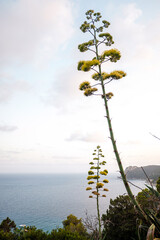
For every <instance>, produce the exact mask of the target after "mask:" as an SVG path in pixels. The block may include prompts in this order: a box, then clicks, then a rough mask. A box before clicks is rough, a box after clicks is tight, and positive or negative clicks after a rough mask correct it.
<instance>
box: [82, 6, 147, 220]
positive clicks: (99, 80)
mask: <svg viewBox="0 0 160 240" xmlns="http://www.w3.org/2000/svg"><path fill="white" fill-rule="evenodd" d="M101 17H102V16H101V14H100V13H99V12H98V13H94V11H93V10H89V11H87V12H86V18H87V21H85V22H84V23H83V24H82V25H81V27H80V29H81V31H82V32H84V33H87V32H88V33H89V34H90V35H91V36H92V38H93V39H92V40H90V41H88V42H84V43H82V44H80V45H79V46H78V49H79V50H80V52H86V51H90V52H92V53H93V54H94V57H93V58H92V59H91V60H88V61H80V62H79V63H78V70H79V71H84V72H88V71H90V70H92V71H93V72H94V74H93V75H92V79H93V80H95V81H96V84H93V85H91V83H90V82H88V81H85V82H83V83H81V84H80V87H79V89H80V90H81V91H84V95H85V96H92V95H100V96H101V97H102V99H103V100H104V106H105V111H106V119H107V122H108V128H109V132H110V139H111V142H112V145H113V151H114V154H115V157H116V160H117V163H118V167H119V171H120V174H121V177H122V180H123V183H124V185H125V188H126V191H127V193H128V195H129V197H130V199H131V201H132V203H133V204H134V205H135V206H136V208H137V210H138V211H139V212H140V213H141V214H142V215H143V216H144V217H145V218H146V215H145V214H144V212H143V211H142V209H141V207H140V206H139V204H138V202H137V201H136V199H135V198H134V195H133V193H132V191H131V189H130V186H129V184H128V182H127V179H126V175H125V173H124V169H123V166H122V162H121V159H120V155H119V152H118V149H117V145H116V141H115V138H114V134H113V129H112V123H111V118H110V113H109V108H108V101H109V100H110V99H111V98H112V97H113V93H112V92H106V86H107V84H108V83H110V82H112V81H117V80H119V79H121V78H123V77H125V76H126V73H125V72H124V71H122V70H116V71H112V72H110V73H107V72H103V71H102V65H103V64H104V63H106V62H108V61H110V62H117V61H118V60H119V59H120V58H121V53H120V51H119V50H117V49H108V50H105V51H104V52H103V53H100V51H99V48H100V46H101V45H105V46H107V47H110V46H111V45H112V44H114V41H113V38H112V36H111V35H110V34H109V33H108V32H107V33H106V32H103V31H104V30H105V29H106V28H108V27H109V25H110V23H109V22H108V21H106V20H103V21H102V22H101V24H102V25H100V23H99V22H100V20H101Z"/></svg>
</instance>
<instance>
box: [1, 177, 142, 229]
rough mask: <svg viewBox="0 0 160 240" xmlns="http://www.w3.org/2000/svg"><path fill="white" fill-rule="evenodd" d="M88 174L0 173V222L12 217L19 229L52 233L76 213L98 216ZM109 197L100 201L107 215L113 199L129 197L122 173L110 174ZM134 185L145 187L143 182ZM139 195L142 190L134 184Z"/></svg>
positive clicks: (82, 215)
mask: <svg viewBox="0 0 160 240" xmlns="http://www.w3.org/2000/svg"><path fill="white" fill-rule="evenodd" d="M86 178H87V174H82V173H81V174H0V222H1V221H2V220H4V219H5V218H7V217H9V218H10V219H11V220H14V222H15V223H16V225H17V227H18V226H19V225H21V224H25V225H27V226H35V227H37V228H38V229H43V230H44V231H45V232H46V231H48V232H50V231H51V230H52V229H55V228H58V227H62V226H63V225H62V221H63V220H65V219H66V218H67V216H68V215H70V214H73V215H75V216H76V217H78V218H82V219H85V218H86V214H87V215H88V216H92V217H94V216H96V199H94V198H93V199H91V198H89V191H86V187H87V186H88V185H87V179H86ZM107 179H108V180H109V183H108V184H106V185H105V187H106V188H108V190H109V191H108V192H105V194H106V198H100V212H101V214H103V213H104V214H105V213H106V210H107V209H108V207H109V203H110V199H115V198H116V197H117V196H119V195H123V194H126V190H125V188H124V185H123V182H122V180H121V179H120V178H119V174H118V173H109V174H108V175H107ZM132 183H133V184H134V185H136V186H138V187H140V188H145V182H144V181H142V180H133V181H132ZM130 186H131V189H132V191H133V193H134V194H135V195H136V194H137V193H138V192H139V191H140V189H139V188H137V187H135V186H133V185H130Z"/></svg>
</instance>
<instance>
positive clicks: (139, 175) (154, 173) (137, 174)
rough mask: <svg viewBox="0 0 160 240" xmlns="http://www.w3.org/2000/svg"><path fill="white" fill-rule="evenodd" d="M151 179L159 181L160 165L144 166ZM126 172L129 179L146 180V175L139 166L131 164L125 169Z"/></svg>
mask: <svg viewBox="0 0 160 240" xmlns="http://www.w3.org/2000/svg"><path fill="white" fill-rule="evenodd" d="M143 169H144V171H145V172H146V174H147V176H148V177H149V179H151V180H152V181H157V179H158V178H159V177H160V165H149V166H144V167H143ZM125 174H126V176H127V179H142V180H143V179H144V180H146V176H145V174H144V172H143V170H142V168H141V167H137V166H129V167H127V168H126V169H125Z"/></svg>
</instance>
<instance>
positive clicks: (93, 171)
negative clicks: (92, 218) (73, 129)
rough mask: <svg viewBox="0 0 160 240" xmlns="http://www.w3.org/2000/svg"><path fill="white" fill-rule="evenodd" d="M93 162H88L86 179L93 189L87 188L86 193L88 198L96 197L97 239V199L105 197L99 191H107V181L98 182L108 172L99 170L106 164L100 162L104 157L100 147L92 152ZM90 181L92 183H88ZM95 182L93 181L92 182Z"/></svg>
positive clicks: (99, 218) (98, 215) (98, 214)
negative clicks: (89, 193) (88, 167)
mask: <svg viewBox="0 0 160 240" xmlns="http://www.w3.org/2000/svg"><path fill="white" fill-rule="evenodd" d="M93 156H94V157H93V162H90V163H89V164H90V165H91V167H90V170H89V171H88V177H87V180H89V181H88V184H89V185H91V184H92V186H93V187H87V188H86V190H87V191H92V194H91V195H90V196H89V198H93V196H95V197H96V203H97V217H98V225H99V239H101V238H102V233H101V216H100V210H99V198H100V197H106V195H105V194H103V193H101V191H108V189H107V188H105V187H104V185H105V184H106V183H108V182H109V181H108V180H107V179H103V181H100V178H101V176H102V175H103V176H106V175H107V174H108V171H107V170H106V169H104V170H102V171H100V170H101V166H102V165H103V166H104V165H105V164H106V161H104V160H103V161H100V160H101V158H104V155H103V154H102V150H101V148H100V146H97V148H96V149H95V150H94V152H93ZM91 179H92V181H90V180H91ZM94 180H95V181H94Z"/></svg>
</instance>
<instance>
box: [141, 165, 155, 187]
mask: <svg viewBox="0 0 160 240" xmlns="http://www.w3.org/2000/svg"><path fill="white" fill-rule="evenodd" d="M141 169H142V171H143V172H144V174H145V176H146V178H147V180H148V182H149V184H150V185H151V187H152V188H153V184H152V182H151V180H150V179H149V177H148V175H147V173H146V172H145V170H144V168H143V167H141Z"/></svg>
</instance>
